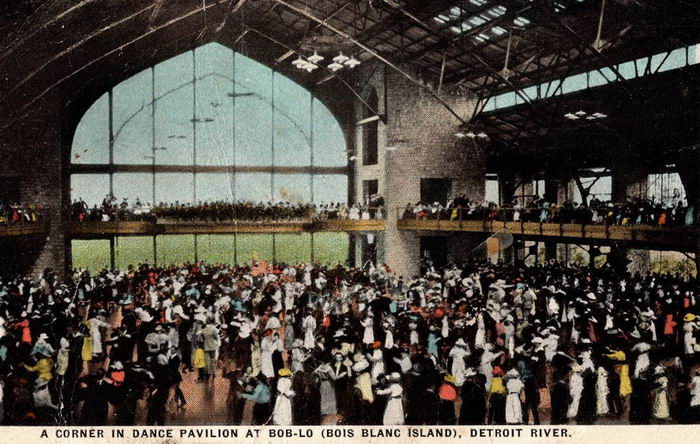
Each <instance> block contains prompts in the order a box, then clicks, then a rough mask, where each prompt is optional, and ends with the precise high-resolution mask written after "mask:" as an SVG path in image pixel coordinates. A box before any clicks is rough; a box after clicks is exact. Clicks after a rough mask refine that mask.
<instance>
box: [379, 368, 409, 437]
mask: <svg viewBox="0 0 700 444" xmlns="http://www.w3.org/2000/svg"><path fill="white" fill-rule="evenodd" d="M387 381H389V387H387V388H385V389H382V390H377V394H378V395H389V400H388V401H387V403H386V409H385V410H384V420H383V424H384V425H403V423H404V413H403V401H402V397H403V388H402V387H401V385H400V384H399V381H401V375H400V374H398V373H396V372H394V373H392V374H391V375H389V377H388V378H387Z"/></svg>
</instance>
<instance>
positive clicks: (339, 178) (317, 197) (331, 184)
mask: <svg viewBox="0 0 700 444" xmlns="http://www.w3.org/2000/svg"><path fill="white" fill-rule="evenodd" d="M347 200H348V177H347V176H345V175H341V174H328V175H323V174H319V175H314V202H316V203H323V202H325V203H329V202H347Z"/></svg>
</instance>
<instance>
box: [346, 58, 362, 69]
mask: <svg viewBox="0 0 700 444" xmlns="http://www.w3.org/2000/svg"><path fill="white" fill-rule="evenodd" d="M361 63H362V62H360V61H359V60H357V59H356V58H355V56H352V57H350V58H349V59H348V60H346V61H345V62H344V63H343V64H344V65H345V66H348V67H349V68H350V69H353V68H354V67H356V66H357V65H359V64H361Z"/></svg>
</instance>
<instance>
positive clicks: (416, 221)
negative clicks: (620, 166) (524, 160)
mask: <svg viewBox="0 0 700 444" xmlns="http://www.w3.org/2000/svg"><path fill="white" fill-rule="evenodd" d="M401 210H403V209H400V210H399V212H401ZM397 227H398V229H400V230H408V231H418V232H420V231H430V232H470V233H497V232H508V233H510V234H512V235H513V236H516V237H521V238H523V239H526V240H538V241H547V240H552V241H556V242H561V243H581V244H597V245H619V246H622V245H624V246H628V247H631V248H641V249H651V250H674V251H685V252H696V251H697V249H698V231H700V229H698V227H697V226H683V225H676V226H668V227H665V226H653V225H609V224H577V223H548V222H525V221H517V222H514V221H507V220H463V219H462V218H461V212H458V215H457V218H455V219H451V220H445V219H441V218H440V216H439V213H438V215H436V216H435V218H401V214H399V219H398V221H397Z"/></svg>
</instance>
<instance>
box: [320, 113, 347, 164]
mask: <svg viewBox="0 0 700 444" xmlns="http://www.w3.org/2000/svg"><path fill="white" fill-rule="evenodd" d="M313 114H314V165H317V166H345V165H347V164H348V158H347V155H346V150H347V145H346V143H345V135H344V134H343V129H342V128H341V127H340V124H339V123H338V121H337V120H336V118H335V117H334V116H333V114H331V112H330V110H329V109H328V108H326V106H325V105H324V104H323V103H321V102H320V101H319V100H316V99H314V109H313Z"/></svg>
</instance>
